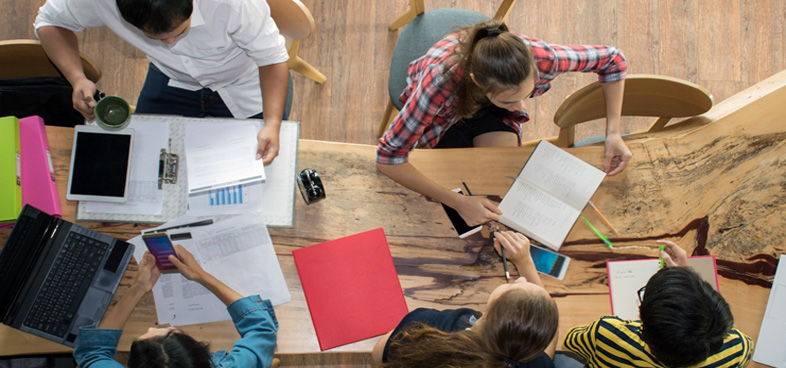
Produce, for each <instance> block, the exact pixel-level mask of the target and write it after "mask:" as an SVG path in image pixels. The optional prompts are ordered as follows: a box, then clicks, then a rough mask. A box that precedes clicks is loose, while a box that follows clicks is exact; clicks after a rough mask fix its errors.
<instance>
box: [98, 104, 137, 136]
mask: <svg viewBox="0 0 786 368" xmlns="http://www.w3.org/2000/svg"><path fill="white" fill-rule="evenodd" d="M93 111H94V113H95V115H96V122H97V123H98V125H99V126H101V127H102V128H104V129H106V130H120V129H123V128H125V126H126V125H128V123H129V122H130V121H131V106H130V105H129V104H128V102H126V100H124V99H122V98H120V97H118V96H106V97H104V98H102V99H100V100H98V102H97V103H96V105H95V107H93Z"/></svg>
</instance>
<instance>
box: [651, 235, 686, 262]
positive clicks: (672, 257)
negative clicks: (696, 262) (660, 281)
mask: <svg viewBox="0 0 786 368" xmlns="http://www.w3.org/2000/svg"><path fill="white" fill-rule="evenodd" d="M656 243H658V244H660V245H661V246H662V247H663V251H660V252H659V253H660V257H661V258H662V259H663V263H664V264H665V265H666V267H685V266H687V265H688V253H686V252H685V250H684V249H682V248H680V246H679V245H677V244H674V243H673V242H670V241H668V240H658V241H656Z"/></svg>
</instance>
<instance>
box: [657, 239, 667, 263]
mask: <svg viewBox="0 0 786 368" xmlns="http://www.w3.org/2000/svg"><path fill="white" fill-rule="evenodd" d="M664 250H666V246H665V245H664V244H661V245H660V250H659V251H658V258H659V259H660V263H658V269H661V268H663V256H662V255H661V252H663V251H664Z"/></svg>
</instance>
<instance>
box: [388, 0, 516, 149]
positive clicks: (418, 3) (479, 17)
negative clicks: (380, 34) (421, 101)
mask: <svg viewBox="0 0 786 368" xmlns="http://www.w3.org/2000/svg"><path fill="white" fill-rule="evenodd" d="M515 2H516V0H503V2H502V5H501V6H500V8H499V9H498V10H497V14H496V15H494V19H498V20H504V19H505V18H506V17H507V16H508V13H510V9H511V8H512V7H513V4H514V3H515ZM423 9H424V8H423V0H411V1H410V7H409V10H407V12H406V13H405V14H404V15H402V16H401V17H399V18H398V19H396V20H395V21H394V22H393V23H392V24H391V25H390V26H389V27H388V29H390V30H391V31H392V30H394V29H396V28H399V27H401V26H404V25H406V27H404V29H403V30H402V31H401V34H399V36H398V40H397V41H396V48H395V49H394V50H393V59H392V61H391V62H390V73H389V74H388V94H389V96H390V99H389V100H388V104H387V106H386V107H385V113H384V115H383V116H382V121H381V122H380V123H379V128H377V138H379V137H381V136H382V134H384V133H385V131H386V130H387V129H388V126H389V125H390V122H392V121H393V118H394V117H396V114H397V113H398V111H399V110H401V107H402V105H401V104H400V103H399V96H400V95H401V92H402V91H403V90H404V87H406V79H407V66H408V65H409V63H410V62H411V61H412V60H415V59H417V58H419V57H421V56H423V55H424V54H425V53H426V51H428V49H429V48H430V47H431V46H433V45H434V44H435V43H436V42H437V41H439V40H440V39H441V38H442V37H444V36H445V35H446V34H448V33H449V32H451V31H453V30H455V28H456V27H465V26H470V25H473V24H476V23H480V22H482V21H485V20H489V19H490V18H489V17H488V16H486V15H483V14H480V13H478V12H475V11H471V10H466V9H455V8H450V9H435V10H430V11H428V12H425V11H424V10H423Z"/></svg>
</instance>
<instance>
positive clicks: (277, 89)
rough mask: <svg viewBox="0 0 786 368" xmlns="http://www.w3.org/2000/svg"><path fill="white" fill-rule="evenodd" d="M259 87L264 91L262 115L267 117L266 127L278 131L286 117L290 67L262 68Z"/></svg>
mask: <svg viewBox="0 0 786 368" xmlns="http://www.w3.org/2000/svg"><path fill="white" fill-rule="evenodd" d="M259 85H260V88H261V89H262V113H263V114H264V117H265V127H266V128H267V127H275V128H276V129H278V128H280V126H281V119H282V117H283V116H284V105H285V104H286V102H287V88H289V67H288V66H287V63H278V64H272V65H266V66H263V67H260V68H259Z"/></svg>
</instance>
